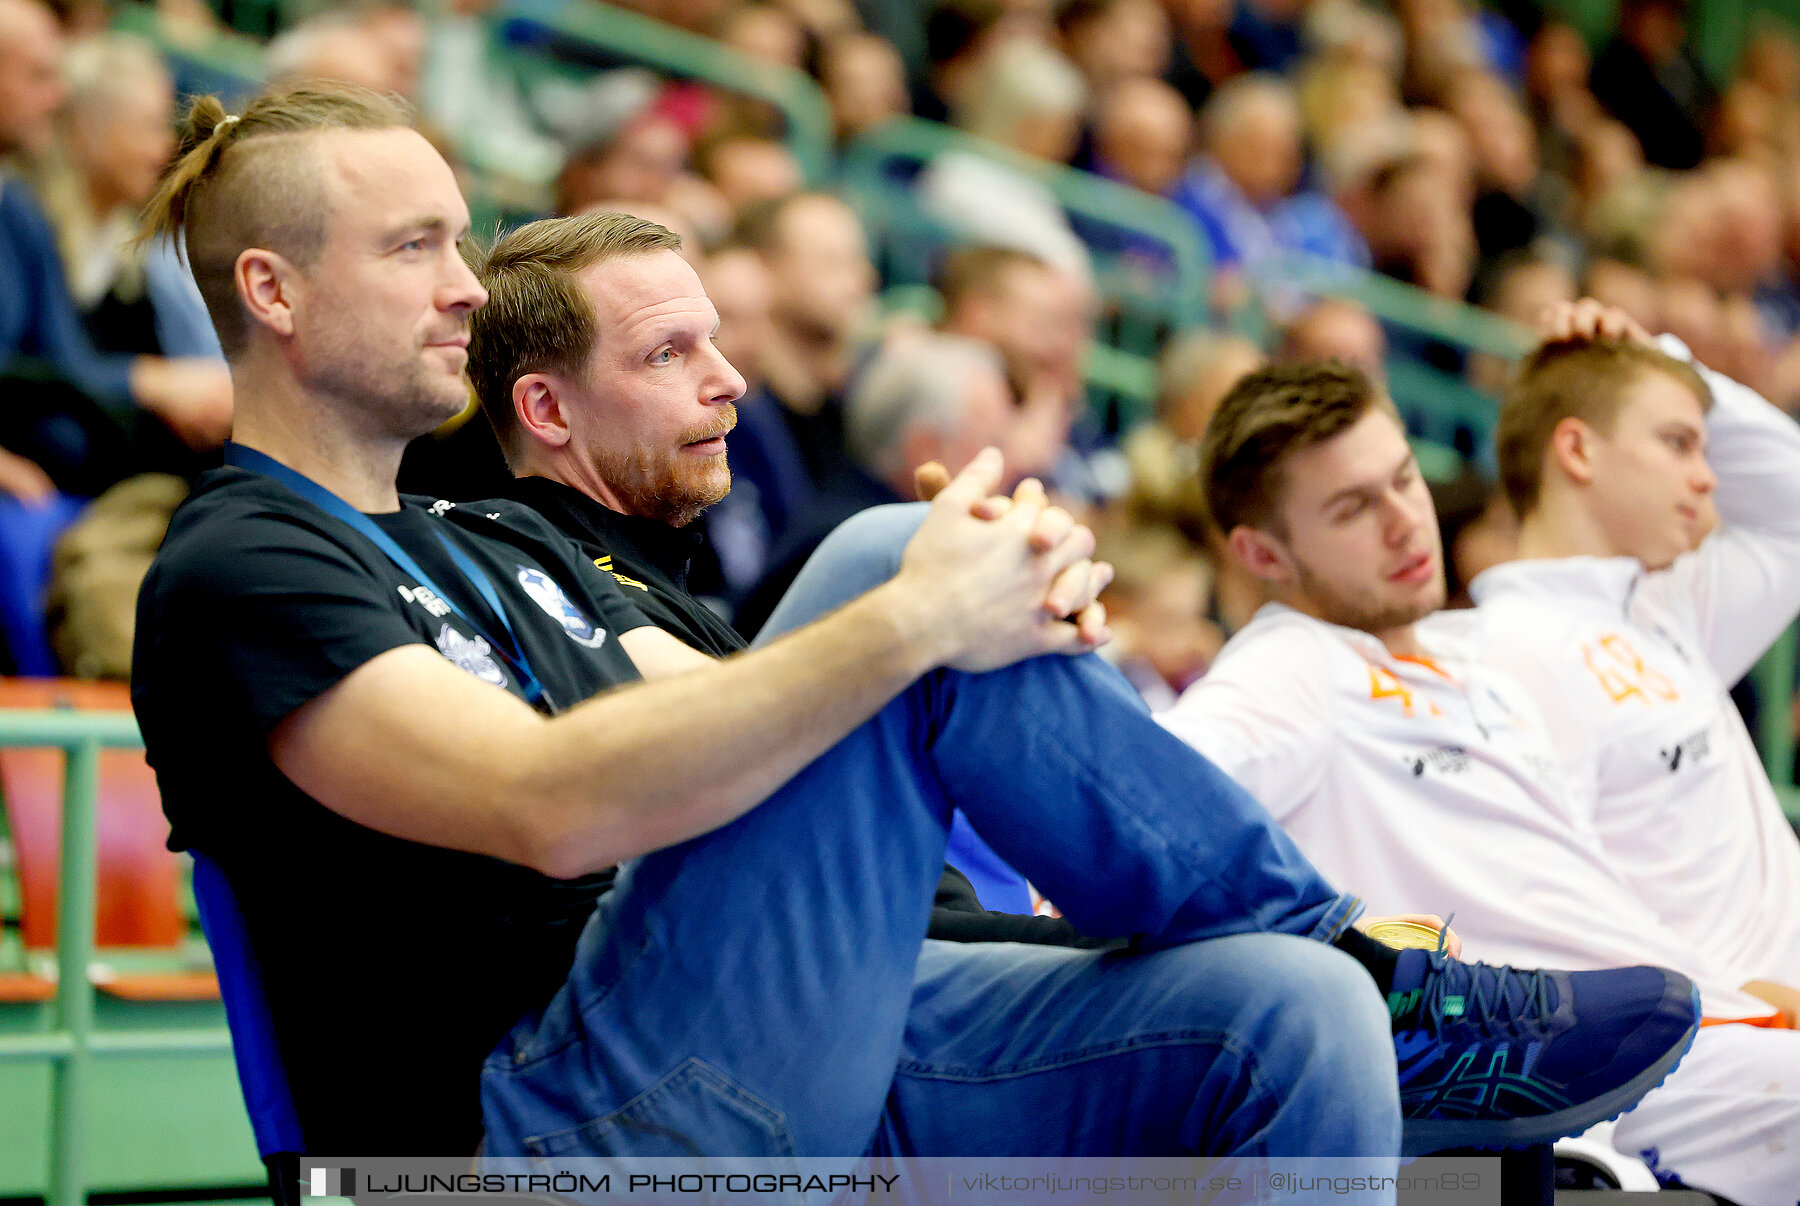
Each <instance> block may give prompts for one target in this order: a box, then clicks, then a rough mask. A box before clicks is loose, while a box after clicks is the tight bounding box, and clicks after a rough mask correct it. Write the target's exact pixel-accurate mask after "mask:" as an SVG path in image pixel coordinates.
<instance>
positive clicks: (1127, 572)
mask: <svg viewBox="0 0 1800 1206" xmlns="http://www.w3.org/2000/svg"><path fill="white" fill-rule="evenodd" d="M1098 534H1099V538H1100V543H1099V549H1098V551H1097V552H1096V553H1095V554H1094V555H1095V556H1096V557H1100V558H1103V559H1104V560H1106V561H1109V562H1111V563H1112V567H1113V580H1112V585H1110V586H1108V587H1107V588H1106V591H1105V592H1104V593H1103V594H1102V595H1101V596H1100V598H1101V602H1103V603H1105V604H1106V623H1107V627H1108V628H1110V629H1111V630H1112V640H1111V641H1109V642H1107V645H1106V647H1105V651H1104V652H1103V653H1102V654H1101V656H1102V657H1104V658H1105V659H1106V660H1107V661H1109V662H1111V663H1112V664H1113V665H1115V666H1117V667H1118V668H1119V671H1120V672H1121V673H1122V674H1124V675H1125V677H1126V679H1127V680H1128V681H1129V682H1130V683H1131V685H1132V686H1133V687H1136V688H1137V692H1138V694H1139V695H1141V696H1143V697H1144V703H1145V704H1146V705H1147V706H1148V707H1149V708H1150V710H1151V711H1152V712H1160V711H1162V710H1163V709H1164V708H1166V707H1168V706H1170V705H1171V704H1173V703H1174V702H1175V699H1176V697H1177V696H1179V695H1180V694H1181V692H1182V691H1183V689H1185V688H1186V687H1187V686H1188V684H1190V683H1192V682H1193V681H1194V680H1195V679H1197V678H1199V677H1200V676H1201V675H1202V674H1205V673H1206V668H1207V667H1208V666H1210V665H1212V660H1213V658H1215V657H1217V656H1218V653H1219V649H1220V647H1221V646H1223V645H1224V643H1225V634H1224V633H1223V632H1221V631H1220V630H1219V626H1218V625H1217V624H1214V623H1213V622H1212V621H1211V620H1209V619H1208V618H1207V613H1208V612H1209V611H1210V610H1211V608H1212V572H1211V570H1210V569H1209V568H1208V567H1207V563H1206V559H1205V558H1204V557H1202V556H1201V554H1200V551H1199V550H1198V549H1197V548H1195V547H1194V546H1193V545H1192V544H1191V543H1189V542H1188V541H1187V539H1186V538H1185V537H1183V536H1182V535H1181V534H1180V533H1178V532H1176V531H1175V530H1174V529H1172V528H1167V527H1162V526H1160V525H1152V524H1142V523H1132V522H1129V521H1126V522H1123V523H1116V524H1112V525H1109V526H1106V527H1103V528H1102V529H1101V530H1100V532H1099V533H1098Z"/></svg>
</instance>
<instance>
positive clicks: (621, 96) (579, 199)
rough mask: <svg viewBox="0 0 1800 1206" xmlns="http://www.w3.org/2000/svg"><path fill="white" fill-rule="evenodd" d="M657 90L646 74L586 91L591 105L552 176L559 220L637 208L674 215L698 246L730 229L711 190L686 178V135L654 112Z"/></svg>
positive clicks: (618, 74)
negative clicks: (617, 206) (617, 207)
mask: <svg viewBox="0 0 1800 1206" xmlns="http://www.w3.org/2000/svg"><path fill="white" fill-rule="evenodd" d="M657 87H658V82H657V81H656V80H655V78H654V77H653V76H649V75H648V74H647V73H632V72H628V71H615V72H610V73H608V77H607V78H606V79H605V80H604V81H603V82H602V84H601V85H600V86H599V87H590V88H589V89H587V90H586V92H587V94H588V96H589V98H590V99H591V100H592V101H593V102H594V103H592V104H591V105H590V106H589V107H587V108H586V109H585V110H582V111H581V117H580V122H579V124H578V125H573V126H571V127H570V128H569V129H567V130H566V131H565V136H566V137H567V140H568V142H569V145H570V147H571V148H572V149H571V150H570V152H569V156H568V158H567V159H566V160H565V161H564V162H563V166H562V170H561V171H560V172H559V173H557V177H556V188H555V193H556V212H557V213H559V214H575V213H581V212H583V211H584V210H590V209H594V208H596V207H597V206H599V205H601V204H603V203H611V202H615V201H628V202H642V203H646V204H650V205H657V206H662V207H664V208H666V209H672V210H674V211H675V212H676V213H678V214H680V215H682V225H684V226H685V227H687V228H689V229H692V230H696V231H698V232H699V233H700V237H701V239H702V240H703V241H707V242H710V241H713V240H716V239H718V238H720V237H721V236H722V235H723V234H724V233H725V231H726V230H728V229H729V227H730V222H731V213H730V211H729V210H728V208H727V206H726V204H725V202H724V200H723V199H722V198H721V197H720V196H719V194H718V192H717V191H716V190H715V189H714V188H713V187H712V186H711V185H710V184H708V183H707V182H706V181H704V180H702V179H700V177H699V176H697V175H695V174H693V173H692V172H690V171H688V170H687V161H688V154H689V151H690V150H691V144H690V141H689V139H688V136H687V132H686V131H685V130H684V129H683V128H682V126H681V124H680V122H678V121H676V120H675V119H674V118H673V117H670V116H669V115H668V114H667V113H665V112H663V111H662V109H661V108H659V107H657V106H656V104H655V103H654V102H655V96H656V91H657Z"/></svg>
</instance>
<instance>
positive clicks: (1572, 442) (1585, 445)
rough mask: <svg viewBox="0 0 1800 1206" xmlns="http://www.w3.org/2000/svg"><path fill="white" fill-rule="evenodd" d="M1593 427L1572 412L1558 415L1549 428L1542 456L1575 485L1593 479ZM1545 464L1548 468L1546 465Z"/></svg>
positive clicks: (1594, 436) (1585, 483)
mask: <svg viewBox="0 0 1800 1206" xmlns="http://www.w3.org/2000/svg"><path fill="white" fill-rule="evenodd" d="M1595 438H1596V433H1595V431H1594V429H1593V428H1592V427H1590V426H1588V425H1587V424H1586V423H1584V422H1583V421H1582V420H1580V419H1577V418H1575V417H1574V416H1573V415H1570V416H1568V417H1567V418H1564V419H1562V420H1561V421H1560V422H1558V423H1557V425H1556V426H1555V428H1554V429H1552V430H1551V432H1550V447H1549V448H1548V449H1546V451H1545V456H1546V457H1547V458H1548V459H1549V460H1551V461H1552V462H1554V463H1555V465H1556V466H1557V467H1558V468H1559V469H1561V470H1562V472H1563V475H1564V476H1565V477H1567V478H1568V479H1569V480H1570V481H1572V482H1574V483H1575V484H1576V485H1578V486H1585V485H1587V484H1588V483H1589V482H1591V481H1593V480H1594V440H1595ZM1545 468H1549V466H1548V465H1546V466H1545Z"/></svg>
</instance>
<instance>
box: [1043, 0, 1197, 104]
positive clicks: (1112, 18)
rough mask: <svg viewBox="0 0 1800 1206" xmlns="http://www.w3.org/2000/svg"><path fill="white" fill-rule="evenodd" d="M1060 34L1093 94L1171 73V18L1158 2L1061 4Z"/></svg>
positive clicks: (1080, 0) (1076, 0)
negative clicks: (1167, 71)
mask: <svg viewBox="0 0 1800 1206" xmlns="http://www.w3.org/2000/svg"><path fill="white" fill-rule="evenodd" d="M1056 32H1057V36H1058V40H1059V42H1060V43H1061V46H1062V52H1063V53H1064V54H1065V55H1067V56H1068V58H1069V61H1070V62H1072V63H1074V64H1075V67H1076V69H1077V70H1078V71H1080V72H1081V74H1082V77H1083V78H1084V79H1086V80H1087V86H1088V93H1089V95H1091V96H1099V95H1101V94H1103V93H1104V92H1106V90H1107V89H1109V88H1111V87H1112V86H1113V85H1114V84H1117V83H1119V82H1120V81H1122V80H1131V79H1141V78H1145V77H1151V78H1154V77H1156V76H1160V75H1162V74H1163V72H1164V71H1166V70H1168V66H1169V58H1170V52H1171V49H1172V47H1171V44H1170V33H1169V15H1168V13H1167V12H1166V11H1165V10H1164V9H1163V7H1162V5H1161V3H1160V2H1159V0H1062V2H1061V3H1060V4H1058V5H1057V7H1056Z"/></svg>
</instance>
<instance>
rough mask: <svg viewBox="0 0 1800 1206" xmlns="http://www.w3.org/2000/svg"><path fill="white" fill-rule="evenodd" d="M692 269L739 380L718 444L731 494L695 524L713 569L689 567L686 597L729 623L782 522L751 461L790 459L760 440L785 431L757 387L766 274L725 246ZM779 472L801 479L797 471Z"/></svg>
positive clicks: (770, 329)
mask: <svg viewBox="0 0 1800 1206" xmlns="http://www.w3.org/2000/svg"><path fill="white" fill-rule="evenodd" d="M697 267H698V270H699V273H700V282H701V284H703V285H704V286H705V287H706V295H707V296H708V297H709V298H711V299H712V302H713V306H714V307H715V308H716V309H717V310H718V312H719V330H718V333H717V334H715V335H714V336H713V344H714V346H715V347H717V348H718V349H719V353H720V355H722V356H724V357H725V359H726V360H728V361H729V362H730V363H731V366H732V367H733V368H735V369H737V371H738V372H739V373H740V374H742V375H743V378H744V386H745V389H744V396H743V397H741V398H739V399H738V403H737V414H738V425H737V427H736V428H735V429H734V430H733V431H732V433H731V434H730V435H729V436H727V437H726V445H727V448H728V455H729V457H730V466H731V475H732V477H731V493H730V494H728V495H726V496H725V498H724V500H723V501H721V502H720V503H718V504H717V505H716V506H713V507H710V508H708V509H707V511H706V513H705V514H703V515H702V516H701V517H700V523H701V524H702V525H703V530H704V531H705V533H706V536H707V545H708V546H709V547H710V548H711V549H712V552H713V556H714V558H715V559H716V562H715V564H714V565H706V564H702V563H700V562H698V561H697V562H696V564H695V565H694V566H693V567H692V569H691V571H690V573H689V582H690V583H691V584H692V585H693V589H694V593H695V594H698V595H702V596H708V595H710V596H714V597H716V598H719V599H720V600H721V601H722V602H723V604H724V610H725V613H726V614H728V615H729V614H731V613H732V612H734V611H736V609H737V607H738V605H739V604H740V603H741V602H742V601H743V599H744V597H745V595H747V594H748V593H749V591H750V588H751V587H752V586H754V585H755V584H756V580H757V579H758V578H760V577H761V576H762V574H763V571H764V570H766V569H767V568H768V563H769V556H770V553H771V552H772V551H773V550H772V548H771V543H772V540H773V535H774V532H775V531H776V530H778V529H780V528H783V527H785V526H786V524H787V521H788V518H789V517H788V515H787V514H786V513H785V511H783V510H782V509H781V508H782V507H783V506H784V505H786V503H787V502H789V501H791V500H784V499H781V498H774V499H769V500H765V499H764V498H763V496H762V492H761V487H760V486H758V484H757V483H759V482H767V481H770V480H772V479H775V478H778V477H780V476H782V474H781V472H780V471H779V470H778V469H777V468H775V467H774V466H770V465H768V464H766V463H764V462H762V461H759V459H758V458H759V457H764V456H766V454H767V453H768V451H769V450H770V449H771V448H773V449H776V450H778V451H779V450H788V451H792V450H793V443H792V440H791V438H788V439H783V438H781V437H780V435H779V434H778V435H777V436H776V437H774V438H771V437H770V436H769V435H768V428H769V427H770V426H771V425H774V426H775V427H776V428H777V429H780V428H781V427H782V426H783V424H784V423H785V420H784V419H783V418H782V416H781V414H780V404H779V403H778V402H776V401H775V399H774V398H773V397H771V396H770V394H769V392H768V390H767V388H765V385H764V381H763V356H764V353H765V352H766V351H767V349H768V347H769V345H770V344H771V343H772V342H773V341H774V338H775V326H774V282H773V280H772V278H771V277H770V275H769V269H768V267H767V266H766V265H765V264H764V263H763V258H762V256H760V255H759V254H757V253H756V252H755V251H754V250H752V249H750V248H748V247H739V246H732V245H727V246H725V247H722V248H719V249H718V250H717V251H715V252H714V253H713V254H712V255H710V256H707V257H706V259H705V260H704V261H703V262H702V263H701V264H699V265H698V266H697ZM796 459H797V458H796ZM787 472H788V474H789V475H791V476H795V477H803V476H804V470H803V469H802V468H801V467H800V466H799V465H798V464H794V465H792V466H791V467H790V468H789V469H788V471H787Z"/></svg>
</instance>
